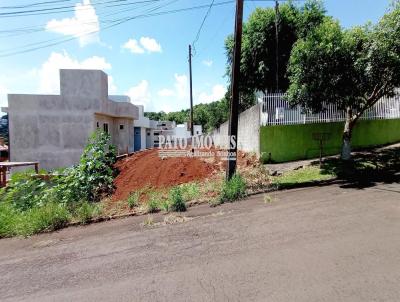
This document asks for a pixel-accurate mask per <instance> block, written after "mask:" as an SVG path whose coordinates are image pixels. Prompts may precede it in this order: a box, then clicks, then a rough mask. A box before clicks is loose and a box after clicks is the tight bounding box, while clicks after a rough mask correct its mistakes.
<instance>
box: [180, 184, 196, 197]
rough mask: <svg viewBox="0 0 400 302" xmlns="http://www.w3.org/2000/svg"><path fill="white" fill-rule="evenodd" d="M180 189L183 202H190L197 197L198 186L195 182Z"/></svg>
mask: <svg viewBox="0 0 400 302" xmlns="http://www.w3.org/2000/svg"><path fill="white" fill-rule="evenodd" d="M180 188H181V192H182V197H183V200H184V201H191V200H194V199H196V198H198V197H199V193H200V190H199V185H198V184H197V183H195V182H192V183H187V184H183V185H181V186H180Z"/></svg>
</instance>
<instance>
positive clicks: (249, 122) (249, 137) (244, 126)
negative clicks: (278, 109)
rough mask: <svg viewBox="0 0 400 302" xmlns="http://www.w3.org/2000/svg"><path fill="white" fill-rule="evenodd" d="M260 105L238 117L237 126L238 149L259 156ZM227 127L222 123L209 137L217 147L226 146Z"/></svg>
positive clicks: (227, 123)
mask: <svg viewBox="0 0 400 302" xmlns="http://www.w3.org/2000/svg"><path fill="white" fill-rule="evenodd" d="M260 109H261V107H260V104H257V105H255V106H253V107H251V108H249V109H247V110H246V111H244V112H242V113H241V114H240V115H239V124H238V149H239V150H242V151H245V152H254V153H256V154H257V155H258V156H259V155H260V139H259V138H260ZM228 125H229V122H228V121H227V122H225V123H223V124H222V125H221V126H220V127H219V128H218V129H216V130H214V131H213V132H212V133H211V135H212V136H213V137H214V143H215V144H216V145H217V146H220V147H222V146H227V145H228V142H229V140H228V137H227V135H228Z"/></svg>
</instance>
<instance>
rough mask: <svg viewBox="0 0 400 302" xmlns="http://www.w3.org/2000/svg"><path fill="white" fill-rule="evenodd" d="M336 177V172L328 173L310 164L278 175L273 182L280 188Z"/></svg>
mask: <svg viewBox="0 0 400 302" xmlns="http://www.w3.org/2000/svg"><path fill="white" fill-rule="evenodd" d="M335 177H336V175H335V174H334V173H326V172H324V171H323V170H321V169H320V168H319V167H317V166H309V167H305V168H302V169H299V170H294V171H290V172H287V173H284V174H282V175H280V176H276V177H274V178H273V179H272V184H274V185H278V186H279V187H280V188H286V187H291V186H295V185H299V184H305V183H310V182H314V181H323V180H329V179H333V178H335Z"/></svg>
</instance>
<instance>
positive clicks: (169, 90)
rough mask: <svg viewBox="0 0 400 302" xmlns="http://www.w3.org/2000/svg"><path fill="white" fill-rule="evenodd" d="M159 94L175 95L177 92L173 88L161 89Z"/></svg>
mask: <svg viewBox="0 0 400 302" xmlns="http://www.w3.org/2000/svg"><path fill="white" fill-rule="evenodd" d="M158 95H159V96H174V95H175V92H174V91H173V90H172V89H166V88H165V89H161V90H160V91H159V92H158Z"/></svg>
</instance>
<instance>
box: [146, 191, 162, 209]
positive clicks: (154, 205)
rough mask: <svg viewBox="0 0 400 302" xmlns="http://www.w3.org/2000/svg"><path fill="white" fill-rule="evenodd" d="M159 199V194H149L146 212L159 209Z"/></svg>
mask: <svg viewBox="0 0 400 302" xmlns="http://www.w3.org/2000/svg"><path fill="white" fill-rule="evenodd" d="M160 205H161V201H160V196H159V194H157V193H155V192H153V193H151V194H150V198H149V201H148V202H147V212H148V213H155V212H157V211H158V210H159V209H160Z"/></svg>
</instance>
